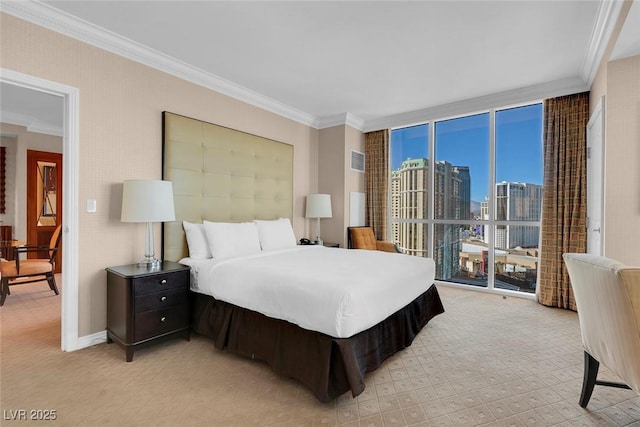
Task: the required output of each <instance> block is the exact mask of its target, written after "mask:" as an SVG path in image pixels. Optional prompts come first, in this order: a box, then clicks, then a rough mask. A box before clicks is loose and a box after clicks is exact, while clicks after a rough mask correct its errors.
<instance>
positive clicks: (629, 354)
mask: <svg viewBox="0 0 640 427" xmlns="http://www.w3.org/2000/svg"><path fill="white" fill-rule="evenodd" d="M563 258H564V262H565V265H566V266H567V271H568V272H569V278H570V279H571V287H572V288H573V293H574V295H575V298H576V306H577V307H578V319H579V321H580V332H581V334H582V345H583V347H584V377H583V381H582V393H581V395H580V400H579V404H580V406H582V407H583V408H586V407H587V404H588V403H589V399H590V398H591V393H592V392H593V388H594V386H596V385H603V386H609V387H620V388H630V389H632V390H634V391H635V392H636V393H640V268H639V267H627V266H625V265H623V264H621V263H619V262H616V261H614V260H611V259H608V258H604V257H601V256H595V255H589V254H573V253H565V254H564V255H563ZM600 363H602V364H603V365H605V366H606V367H607V368H609V369H610V370H611V371H612V372H613V373H614V374H616V375H617V376H618V377H619V378H620V379H621V380H622V381H623V382H624V383H617V382H610V381H600V380H598V379H597V376H598V368H599V367H600Z"/></svg>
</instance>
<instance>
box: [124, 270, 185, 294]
mask: <svg viewBox="0 0 640 427" xmlns="http://www.w3.org/2000/svg"><path fill="white" fill-rule="evenodd" d="M188 287H189V272H180V273H172V274H154V275H152V276H147V277H139V278H136V279H135V280H134V281H133V294H134V295H136V296H138V295H145V294H151V293H155V292H161V291H165V290H168V289H176V288H188Z"/></svg>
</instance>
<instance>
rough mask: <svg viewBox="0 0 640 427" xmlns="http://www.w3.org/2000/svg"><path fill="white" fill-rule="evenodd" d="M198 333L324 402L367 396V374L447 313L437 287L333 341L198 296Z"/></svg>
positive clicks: (195, 298) (195, 321) (194, 299)
mask: <svg viewBox="0 0 640 427" xmlns="http://www.w3.org/2000/svg"><path fill="white" fill-rule="evenodd" d="M192 308H193V310H192V313H193V318H192V328H193V330H194V332H196V333H198V334H201V335H205V336H207V337H210V338H212V339H213V341H214V345H215V347H216V348H218V349H220V350H223V349H226V350H227V351H229V352H231V353H235V354H239V355H241V356H245V357H249V358H252V359H258V360H261V361H264V362H266V363H267V364H268V365H269V366H270V367H271V369H273V370H274V371H275V372H277V373H278V374H281V375H283V376H287V377H290V378H295V379H297V380H298V381H300V382H301V383H303V384H304V385H305V386H307V387H308V388H309V389H310V390H311V391H312V392H313V394H314V395H315V396H316V397H317V398H318V399H319V400H321V401H323V402H329V401H331V400H332V399H334V398H336V397H337V396H340V395H341V394H343V393H345V392H346V391H348V390H351V393H352V395H353V397H356V396H357V395H359V394H360V393H362V392H363V391H364V387H365V385H364V375H365V373H367V372H371V371H373V370H375V369H376V368H377V367H379V366H380V365H381V364H382V362H383V361H384V360H385V359H387V358H388V357H390V356H392V355H393V354H395V353H397V352H398V351H400V350H402V349H404V348H406V347H408V346H409V345H411V343H412V342H413V339H414V338H415V337H416V335H418V333H419V332H420V330H421V329H422V328H423V327H424V326H425V325H426V324H427V322H429V320H431V319H432V318H433V317H434V316H436V315H438V314H440V313H443V312H444V308H443V306H442V302H441V301H440V295H439V294H438V290H437V289H436V287H435V285H431V287H430V288H429V289H428V290H427V291H426V292H424V293H423V294H422V295H420V296H419V297H418V298H416V299H415V300H413V301H412V302H411V303H409V304H408V305H407V306H405V307H404V308H402V309H400V310H398V311H397V312H395V313H394V314H392V315H391V316H389V317H387V318H386V319H385V320H383V321H382V322H380V323H378V324H377V325H374V326H372V327H371V328H369V329H367V330H365V331H362V332H360V333H358V334H356V335H354V336H352V337H350V338H332V337H330V336H328V335H325V334H322V333H319V332H313V331H310V330H307V329H302V328H301V327H299V326H297V325H294V324H292V323H289V322H287V321H284V320H278V319H273V318H270V317H267V316H264V315H263V314H260V313H257V312H255V311H251V310H247V309H244V308H240V307H237V306H235V305H232V304H228V303H226V302H223V301H218V300H216V299H215V298H213V297H210V296H207V295H202V294H198V293H192Z"/></svg>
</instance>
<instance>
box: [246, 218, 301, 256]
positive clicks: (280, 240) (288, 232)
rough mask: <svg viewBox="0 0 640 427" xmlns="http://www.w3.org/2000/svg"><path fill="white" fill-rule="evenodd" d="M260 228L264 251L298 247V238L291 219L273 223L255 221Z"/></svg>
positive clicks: (277, 220)
mask: <svg viewBox="0 0 640 427" xmlns="http://www.w3.org/2000/svg"><path fill="white" fill-rule="evenodd" d="M253 222H255V223H256V225H257V226H258V235H259V236H260V246H261V247H262V250H263V251H273V250H276V249H285V248H291V247H295V246H296V236H295V234H293V228H292V227H291V222H290V221H289V218H280V219H276V220H272V221H262V220H258V219H256V220H254V221H253Z"/></svg>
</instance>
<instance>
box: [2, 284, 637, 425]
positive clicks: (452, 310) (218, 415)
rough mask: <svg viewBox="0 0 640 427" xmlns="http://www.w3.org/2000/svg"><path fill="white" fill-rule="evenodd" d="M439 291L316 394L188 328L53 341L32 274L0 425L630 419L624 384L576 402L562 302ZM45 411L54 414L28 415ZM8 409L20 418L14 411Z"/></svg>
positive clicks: (24, 290)
mask: <svg viewBox="0 0 640 427" xmlns="http://www.w3.org/2000/svg"><path fill="white" fill-rule="evenodd" d="M58 283H61V281H60V280H58ZM439 292H440V295H441V297H442V300H443V303H444V306H445V310H446V312H445V313H444V314H443V315H440V316H437V317H436V318H434V319H433V320H432V321H431V322H430V323H429V324H428V325H427V326H426V327H425V329H424V330H423V331H422V332H421V333H420V334H419V335H418V337H417V338H416V340H415V341H414V343H413V345H412V346H411V347H409V348H408V349H406V350H405V351H403V352H401V353H400V354H397V355H396V356H394V357H392V358H391V359H389V360H388V361H387V362H386V363H385V364H383V365H382V366H381V367H380V368H379V369H378V370H376V371H375V372H373V373H371V374H369V375H368V376H367V388H366V390H365V392H364V393H363V394H361V395H360V396H358V398H356V399H353V398H352V397H351V396H350V395H348V394H347V395H343V396H341V397H340V398H338V399H337V400H336V401H334V402H332V403H329V404H323V403H321V402H318V401H317V400H316V399H315V398H314V397H313V396H312V395H311V393H309V392H308V391H307V390H306V389H305V388H304V387H302V386H300V385H299V384H297V383H296V382H295V381H292V380H288V379H285V378H281V377H279V376H277V375H276V374H274V373H273V372H271V371H270V369H269V368H268V367H267V366H265V365H264V364H262V363H259V362H254V361H251V360H247V359H242V358H239V357H236V356H233V355H230V354H227V353H224V352H220V351H218V350H216V349H215V348H214V347H213V344H212V343H211V342H210V341H208V340H206V339H204V338H202V337H199V336H194V337H192V339H191V341H190V342H187V341H184V340H181V339H177V340H173V341H170V342H167V343H164V344H160V345H157V346H153V347H149V348H147V349H143V350H140V351H138V352H136V354H135V358H134V361H133V362H132V363H125V362H124V352H123V351H122V349H120V348H119V347H117V346H116V345H115V344H111V345H108V344H99V345H95V346H93V347H91V348H87V349H83V350H79V351H76V352H71V353H64V352H62V351H60V297H59V296H55V295H54V294H53V292H51V291H50V290H49V289H48V287H47V285H46V283H35V284H29V285H23V286H20V287H14V288H12V294H11V295H10V296H8V297H7V301H6V303H5V305H4V307H2V308H0V322H1V323H0V339H1V341H0V342H1V343H0V346H1V347H0V357H1V365H0V367H1V372H0V375H1V376H0V386H1V396H0V406H1V409H2V419H1V421H0V424H2V425H3V426H10V425H28V424H38V425H51V426H53V425H60V426H118V427H123V426H250V425H268V426H275V425H277V426H305V425H306V426H315V425H318V426H320V425H322V426H324V425H340V426H405V425H421V426H439V425H444V426H447V425H451V426H458V425H461V426H472V425H491V426H511V425H514V426H528V425H541V426H550V425H560V426H576V425H577V426H594V425H612V426H625V425H629V426H635V427H640V396H638V395H637V394H635V393H634V392H633V391H630V390H621V389H612V388H606V387H598V386H596V389H595V391H594V394H593V397H592V398H591V401H590V403H589V406H588V408H587V409H586V410H585V409H582V408H580V407H579V406H578V403H577V402H578V397H579V394H580V388H581V384H582V354H583V353H582V347H581V344H580V331H579V325H578V318H577V315H576V314H575V313H573V312H570V311H565V310H559V309H551V308H547V307H543V306H541V305H539V304H537V303H535V302H533V301H530V300H524V299H519V298H503V297H501V296H497V295H491V294H485V293H479V292H473V291H466V290H461V289H457V288H451V287H444V286H440V287H439ZM601 371H602V373H601V376H602V377H603V378H605V379H606V378H608V379H613V380H615V378H613V377H612V376H611V374H608V372H607V370H606V368H602V367H601ZM20 410H24V411H25V412H24V413H23V412H20ZM32 411H33V412H32ZM37 411H40V412H37ZM47 411H49V412H47ZM54 413H55V418H56V419H55V420H50V421H36V420H29V418H30V417H31V416H32V415H35V416H41V417H42V416H45V415H47V414H48V415H49V416H50V417H51V415H53V414H54ZM22 414H24V415H25V416H26V418H27V420H26V421H25V420H20V419H15V418H20V417H21V416H22Z"/></svg>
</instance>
